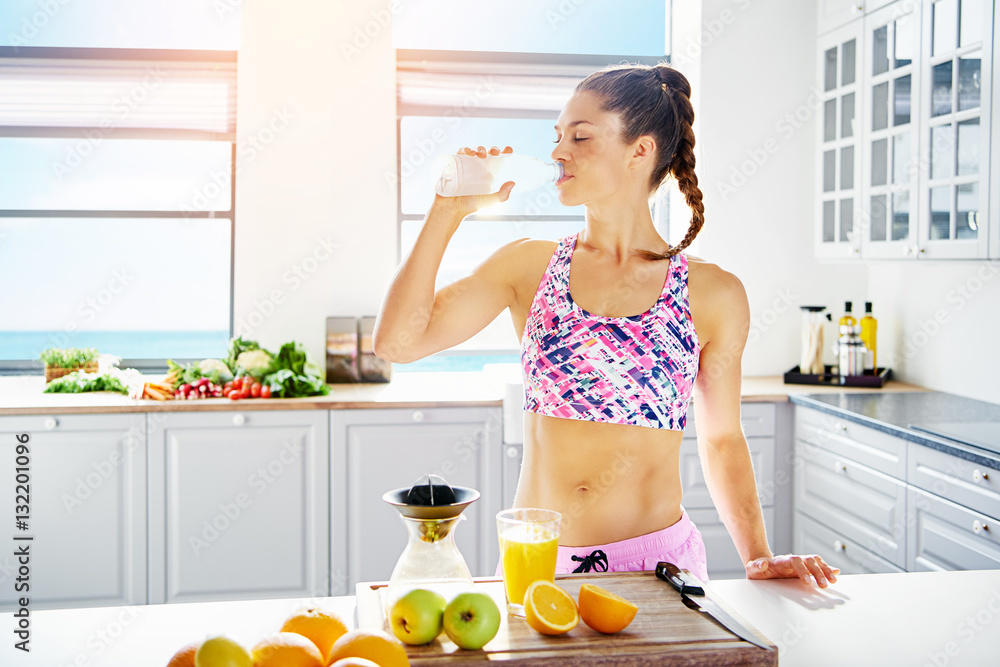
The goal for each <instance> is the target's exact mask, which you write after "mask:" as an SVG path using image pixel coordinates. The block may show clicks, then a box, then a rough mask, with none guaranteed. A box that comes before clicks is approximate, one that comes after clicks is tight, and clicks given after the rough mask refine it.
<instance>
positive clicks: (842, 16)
mask: <svg viewBox="0 0 1000 667" xmlns="http://www.w3.org/2000/svg"><path fill="white" fill-rule="evenodd" d="M882 1H883V2H884V0H882ZM877 2H878V0H867V2H866V1H865V0H819V2H818V3H817V12H816V18H817V26H816V28H817V34H819V35H822V34H824V33H826V32H828V31H830V30H832V29H834V28H839V27H840V26H842V25H844V24H845V23H850V22H852V21H854V20H856V19H859V18H861V16H862V15H863V13H864V11H865V6H866V5H872V4H875V3H877Z"/></svg>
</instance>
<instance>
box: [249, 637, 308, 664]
mask: <svg viewBox="0 0 1000 667" xmlns="http://www.w3.org/2000/svg"><path fill="white" fill-rule="evenodd" d="M250 656H251V657H252V658H253V667H326V660H325V659H324V658H323V656H322V655H320V652H319V649H318V648H316V645H315V644H313V643H312V642H311V641H309V640H308V639H306V638H305V637H303V636H302V635H299V634H296V633H294V632H275V633H273V634H270V635H268V636H266V637H264V638H263V639H261V640H260V641H259V642H257V645H256V646H254V647H253V650H252V651H251V652H250Z"/></svg>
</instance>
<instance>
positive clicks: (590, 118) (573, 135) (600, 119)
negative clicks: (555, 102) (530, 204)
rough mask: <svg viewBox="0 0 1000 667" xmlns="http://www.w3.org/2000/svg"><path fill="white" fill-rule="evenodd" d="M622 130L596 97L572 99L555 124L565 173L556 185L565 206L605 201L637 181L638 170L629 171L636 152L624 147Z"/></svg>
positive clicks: (581, 94) (582, 94)
mask: <svg viewBox="0 0 1000 667" xmlns="http://www.w3.org/2000/svg"><path fill="white" fill-rule="evenodd" d="M621 129H622V128H621V118H620V117H619V116H618V114H616V113H613V112H609V111H604V110H603V109H602V108H601V100H600V97H598V96H597V95H596V94H594V93H592V92H589V91H583V92H579V93H575V94H574V95H573V97H571V98H570V99H569V102H567V103H566V106H565V108H564V109H563V110H562V113H561V114H559V119H558V120H557V121H556V126H555V131H556V147H555V148H554V149H553V150H552V159H553V160H555V161H557V162H561V163H562V165H563V168H564V169H565V172H566V175H565V176H564V177H563V178H562V179H560V180H559V182H558V183H556V188H557V189H558V191H559V201H560V202H561V203H562V204H563V205H565V206H577V205H579V204H586V203H588V202H592V201H598V200H601V199H604V198H606V197H608V196H610V195H612V194H614V193H616V192H618V191H619V190H620V189H621V187H622V184H623V182H624V181H625V180H626V179H627V178H634V177H636V173H635V172H636V170H631V171H630V170H629V164H630V159H631V156H632V154H633V149H632V147H630V146H627V145H625V144H624V143H622V140H621Z"/></svg>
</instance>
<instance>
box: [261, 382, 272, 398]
mask: <svg viewBox="0 0 1000 667" xmlns="http://www.w3.org/2000/svg"><path fill="white" fill-rule="evenodd" d="M260 397H261V398H271V385H267V384H265V385H264V386H263V387H261V388H260Z"/></svg>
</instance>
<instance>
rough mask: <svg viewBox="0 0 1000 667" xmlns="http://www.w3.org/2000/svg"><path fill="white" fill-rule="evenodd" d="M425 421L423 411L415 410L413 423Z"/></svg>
mask: <svg viewBox="0 0 1000 667" xmlns="http://www.w3.org/2000/svg"><path fill="white" fill-rule="evenodd" d="M423 420H424V412H423V410H414V411H413V421H415V422H422V421H423Z"/></svg>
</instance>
